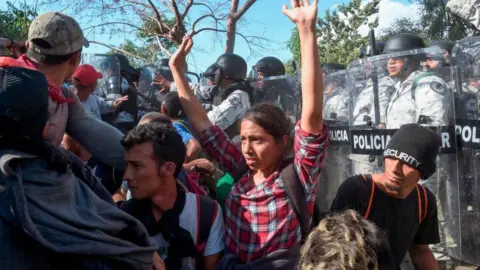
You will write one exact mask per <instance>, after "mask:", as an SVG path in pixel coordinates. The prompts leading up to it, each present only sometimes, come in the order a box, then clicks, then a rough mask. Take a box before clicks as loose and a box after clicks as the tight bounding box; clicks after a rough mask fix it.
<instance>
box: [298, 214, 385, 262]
mask: <svg viewBox="0 0 480 270" xmlns="http://www.w3.org/2000/svg"><path fill="white" fill-rule="evenodd" d="M378 235H379V229H378V228H377V227H376V226H375V224H373V223H371V222H369V221H367V220H366V219H364V218H363V217H362V216H360V214H358V213H357V212H356V211H354V210H346V211H344V212H342V213H336V214H333V215H330V216H328V217H326V218H324V219H323V220H322V221H321V222H320V224H319V225H318V226H317V227H316V228H315V229H314V230H313V231H312V233H311V234H310V235H309V236H308V239H307V241H306V242H305V244H304V246H303V247H302V249H301V255H300V261H299V264H298V266H299V267H298V269H301V270H323V269H325V270H328V269H332V270H333V269H335V270H367V269H378V260H377V254H376V251H375V250H376V247H377V246H379V245H380V238H379V237H378Z"/></svg>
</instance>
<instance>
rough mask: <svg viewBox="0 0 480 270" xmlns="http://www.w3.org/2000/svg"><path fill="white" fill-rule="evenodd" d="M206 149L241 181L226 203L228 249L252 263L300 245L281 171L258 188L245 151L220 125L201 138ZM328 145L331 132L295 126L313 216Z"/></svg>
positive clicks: (301, 174) (297, 162)
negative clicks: (313, 130) (274, 252)
mask: <svg viewBox="0 0 480 270" xmlns="http://www.w3.org/2000/svg"><path fill="white" fill-rule="evenodd" d="M200 142H201V143H202V146H203V148H204V149H205V150H206V151H207V152H208V153H209V154H210V155H211V157H213V158H215V159H216V160H217V161H218V162H219V163H220V164H221V165H222V167H223V169H224V170H225V171H226V172H228V173H230V174H231V175H232V177H233V178H234V179H240V180H239V181H237V182H236V183H235V184H234V185H233V187H232V190H231V192H230V194H229V195H228V197H227V200H226V217H225V227H226V238H225V244H226V246H227V248H228V250H229V251H230V252H231V253H234V254H236V255H238V256H239V258H240V260H241V261H242V262H250V261H253V260H255V259H258V258H261V257H264V256H266V255H267V254H268V253H271V252H273V251H276V250H279V249H288V248H291V247H293V246H294V245H295V244H297V243H298V242H299V241H300V238H301V233H300V223H299V221H298V219H297V217H296V214H295V212H294V210H293V208H292V207H291V206H290V204H289V203H288V199H287V194H286V193H285V190H284V189H283V183H282V181H281V180H280V179H279V176H280V173H279V172H278V171H277V172H275V173H273V174H272V175H271V176H270V177H268V178H267V179H265V181H264V182H263V183H261V184H260V185H258V186H255V184H254V183H253V181H251V180H250V173H249V172H248V173H246V171H245V169H244V168H246V165H245V159H244V157H243V154H242V152H241V151H240V150H239V149H238V148H237V147H236V146H235V145H234V144H233V143H232V142H231V141H230V139H229V138H228V137H227V135H226V134H225V133H224V132H223V131H222V130H221V129H220V128H219V127H217V126H213V127H211V128H209V129H207V130H205V131H204V132H203V133H202V134H201V135H200ZM327 146H328V129H327V127H326V126H325V125H324V128H323V132H322V133H320V134H311V133H307V132H305V131H304V130H302V129H301V128H300V124H299V123H298V124H297V125H296V127H295V142H294V150H295V158H294V164H295V169H296V171H297V173H298V176H299V179H300V181H301V182H302V184H303V186H304V187H305V191H306V196H307V205H308V208H309V211H310V214H312V213H313V205H314V201H315V192H316V186H317V181H316V179H318V177H319V175H320V171H321V168H322V165H323V161H324V159H325V149H326V148H327Z"/></svg>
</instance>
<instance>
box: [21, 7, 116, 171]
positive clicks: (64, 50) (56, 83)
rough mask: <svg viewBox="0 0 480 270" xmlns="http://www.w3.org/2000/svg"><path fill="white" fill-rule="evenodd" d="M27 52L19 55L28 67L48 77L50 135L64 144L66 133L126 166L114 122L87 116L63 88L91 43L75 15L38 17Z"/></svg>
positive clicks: (101, 156) (105, 159)
mask: <svg viewBox="0 0 480 270" xmlns="http://www.w3.org/2000/svg"><path fill="white" fill-rule="evenodd" d="M26 46H27V54H26V55H22V56H20V57H19V59H18V60H19V61H22V62H23V63H24V64H25V65H26V66H29V67H31V68H33V69H36V70H38V71H40V72H42V73H43V74H44V75H45V76H46V77H47V80H48V93H49V114H50V117H49V123H50V128H49V131H48V134H47V136H46V138H47V139H48V140H49V141H50V142H51V143H53V144H54V145H56V146H58V145H60V143H61V141H62V138H63V135H64V133H65V132H66V133H67V134H69V135H70V136H72V138H73V139H75V140H76V141H78V142H79V143H80V144H81V145H82V146H84V147H85V148H86V149H87V151H88V152H90V153H91V154H92V155H93V157H95V158H97V159H99V160H100V161H101V162H103V163H106V164H108V165H111V166H113V167H117V168H123V167H124V166H125V162H124V160H123V149H122V147H121V145H120V143H119V142H120V140H121V138H122V134H121V133H120V132H119V131H118V130H116V129H115V128H113V127H111V126H110V125H108V124H106V123H104V122H102V121H100V120H97V119H95V118H94V117H92V116H89V115H85V113H84V109H83V106H82V104H81V103H80V102H79V100H78V98H77V97H76V96H75V94H74V93H73V92H72V91H71V90H70V89H67V88H66V87H62V84H63V82H64V81H65V80H67V79H70V77H71V76H72V74H73V73H74V71H75V69H76V68H77V66H78V65H79V63H80V58H81V53H82V47H83V46H88V41H87V40H86V39H85V37H84V36H83V32H82V29H81V28H80V26H79V25H78V23H77V22H76V21H75V20H74V19H73V18H71V17H69V16H67V15H65V14H62V13H59V12H48V13H45V14H42V15H40V16H38V17H37V18H35V19H34V20H33V21H32V23H31V25H30V28H29V31H28V41H27V44H26Z"/></svg>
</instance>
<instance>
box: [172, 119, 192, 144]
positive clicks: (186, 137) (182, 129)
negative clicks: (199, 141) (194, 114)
mask: <svg viewBox="0 0 480 270" xmlns="http://www.w3.org/2000/svg"><path fill="white" fill-rule="evenodd" d="M172 122H173V127H174V128H175V130H177V133H178V134H179V135H180V136H181V137H182V140H183V143H184V144H185V145H187V144H188V142H189V141H190V140H191V139H195V136H194V134H193V133H192V132H193V128H192V126H191V125H190V123H189V122H188V121H187V120H176V121H172Z"/></svg>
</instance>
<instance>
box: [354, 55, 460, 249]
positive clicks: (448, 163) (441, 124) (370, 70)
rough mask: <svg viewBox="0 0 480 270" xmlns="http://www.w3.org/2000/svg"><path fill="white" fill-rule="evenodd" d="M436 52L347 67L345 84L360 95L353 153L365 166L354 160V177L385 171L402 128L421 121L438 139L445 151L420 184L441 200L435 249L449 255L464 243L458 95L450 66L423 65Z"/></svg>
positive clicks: (372, 59)
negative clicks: (391, 143) (390, 147)
mask: <svg viewBox="0 0 480 270" xmlns="http://www.w3.org/2000/svg"><path fill="white" fill-rule="evenodd" d="M437 53H438V51H436V50H435V49H432V50H430V49H421V50H412V51H403V52H396V53H392V54H385V55H379V56H374V57H370V58H367V59H365V60H364V62H363V64H356V65H352V66H349V68H348V73H349V80H350V82H349V83H347V85H349V87H352V89H351V92H356V93H357V97H356V98H355V99H354V102H353V103H352V107H353V108H352V119H351V127H350V128H351V130H350V132H351V141H352V144H351V151H352V154H353V156H354V157H356V158H357V160H359V161H363V163H362V164H361V165H362V166H361V167H356V166H355V165H358V162H357V160H353V161H352V162H353V163H354V166H353V167H354V171H355V173H356V174H357V173H370V172H375V171H383V164H382V161H383V157H382V154H383V151H384V150H385V147H386V146H387V144H388V142H389V140H390V138H391V136H392V135H393V134H394V133H395V132H396V131H397V130H398V129H399V128H400V127H401V126H402V125H405V124H410V123H418V124H421V125H424V126H426V127H429V128H431V129H432V130H434V131H436V132H437V133H438V134H439V135H440V137H441V139H442V148H441V149H440V154H439V156H438V158H437V166H436V172H435V174H434V175H433V176H431V177H430V178H428V179H424V180H422V181H421V184H422V185H424V186H425V187H427V188H428V189H429V190H430V191H432V193H433V194H435V196H436V198H437V208H438V219H439V223H440V224H439V228H440V231H441V233H440V236H441V240H442V244H441V245H439V246H438V247H434V248H433V249H434V250H435V251H434V252H438V253H443V254H445V253H446V250H448V249H455V247H456V245H457V243H458V242H459V241H460V239H459V236H460V232H459V230H458V229H456V228H458V224H459V218H460V217H459V215H458V214H457V213H458V212H454V209H456V208H457V206H458V203H457V202H456V201H455V197H456V196H458V193H459V191H458V185H457V183H458V177H457V175H458V167H457V164H458V163H457V155H456V151H457V143H456V135H455V121H454V119H455V110H454V109H453V108H454V94H453V90H452V88H451V87H450V86H449V85H451V82H452V81H453V76H452V72H451V68H450V67H441V66H439V67H437V68H434V69H433V68H432V69H428V70H423V67H422V64H423V61H425V59H426V58H427V56H429V55H434V54H437ZM358 68H363V69H364V71H365V72H363V74H362V72H360V71H359V70H358ZM350 74H352V75H350ZM358 74H362V75H361V76H358ZM355 75H357V76H355ZM357 78H358V79H357ZM365 81H366V82H365ZM362 84H363V85H362ZM358 87H360V89H358ZM362 156H363V158H362ZM368 162H370V163H368ZM373 162H376V163H374V164H372V163H373ZM366 165H368V166H366ZM457 211H458V209H457Z"/></svg>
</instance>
